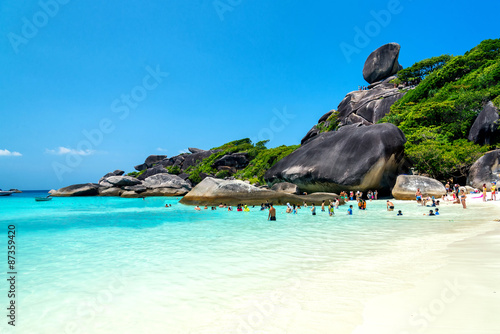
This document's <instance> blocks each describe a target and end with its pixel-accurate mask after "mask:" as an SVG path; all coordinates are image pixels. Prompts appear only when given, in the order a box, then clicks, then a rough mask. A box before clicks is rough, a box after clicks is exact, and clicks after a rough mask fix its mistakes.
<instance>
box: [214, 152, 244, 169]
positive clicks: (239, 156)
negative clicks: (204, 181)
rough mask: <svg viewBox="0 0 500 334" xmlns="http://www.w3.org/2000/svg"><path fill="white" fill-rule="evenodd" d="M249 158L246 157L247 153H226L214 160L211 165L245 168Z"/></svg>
mask: <svg viewBox="0 0 500 334" xmlns="http://www.w3.org/2000/svg"><path fill="white" fill-rule="evenodd" d="M249 162H250V160H249V159H248V153H233V154H226V155H224V156H222V157H220V158H219V159H217V160H215V162H214V163H213V164H212V167H214V168H218V167H222V166H227V167H234V168H236V169H241V168H245V167H246V166H248V163H249Z"/></svg>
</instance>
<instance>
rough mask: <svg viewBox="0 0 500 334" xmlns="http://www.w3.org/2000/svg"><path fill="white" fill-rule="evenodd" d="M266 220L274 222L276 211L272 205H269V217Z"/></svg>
mask: <svg viewBox="0 0 500 334" xmlns="http://www.w3.org/2000/svg"><path fill="white" fill-rule="evenodd" d="M267 220H276V209H275V208H274V206H273V203H271V204H269V216H267Z"/></svg>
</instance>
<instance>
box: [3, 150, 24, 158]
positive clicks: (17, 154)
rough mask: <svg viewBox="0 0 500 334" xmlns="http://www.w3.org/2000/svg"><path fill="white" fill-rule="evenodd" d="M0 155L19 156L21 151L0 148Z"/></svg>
mask: <svg viewBox="0 0 500 334" xmlns="http://www.w3.org/2000/svg"><path fill="white" fill-rule="evenodd" d="M0 156H4V157H20V156H22V154H21V153H19V152H15V151H14V152H11V151H9V150H0Z"/></svg>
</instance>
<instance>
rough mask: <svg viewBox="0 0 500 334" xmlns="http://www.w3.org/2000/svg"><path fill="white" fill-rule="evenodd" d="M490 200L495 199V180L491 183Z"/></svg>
mask: <svg viewBox="0 0 500 334" xmlns="http://www.w3.org/2000/svg"><path fill="white" fill-rule="evenodd" d="M491 200H492V201H496V200H497V183H496V182H492V183H491Z"/></svg>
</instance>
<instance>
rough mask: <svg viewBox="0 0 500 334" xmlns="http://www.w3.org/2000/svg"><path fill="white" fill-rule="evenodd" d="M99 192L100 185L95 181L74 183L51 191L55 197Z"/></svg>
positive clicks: (87, 194) (92, 194) (96, 193)
mask: <svg viewBox="0 0 500 334" xmlns="http://www.w3.org/2000/svg"><path fill="white" fill-rule="evenodd" d="M98 194H99V185H98V184H95V183H84V184H74V185H71V186H68V187H64V188H61V189H58V190H56V191H55V192H52V193H51V195H52V196H55V197H70V196H97V195H98Z"/></svg>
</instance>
